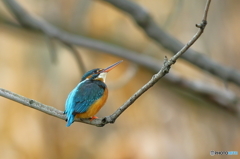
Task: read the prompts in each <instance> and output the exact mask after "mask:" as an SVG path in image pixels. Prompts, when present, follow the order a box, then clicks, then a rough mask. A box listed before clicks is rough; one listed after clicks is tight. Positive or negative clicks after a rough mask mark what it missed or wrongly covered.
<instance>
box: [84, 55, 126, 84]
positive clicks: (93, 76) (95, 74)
mask: <svg viewBox="0 0 240 159" xmlns="http://www.w3.org/2000/svg"><path fill="white" fill-rule="evenodd" d="M121 62H123V60H121V61H118V62H116V63H114V64H112V65H111V66H109V67H107V68H105V69H101V68H95V69H92V70H90V71H88V72H86V73H85V74H84V75H83V76H82V81H84V80H86V79H87V80H100V81H103V82H105V80H106V76H107V73H108V72H109V71H111V70H112V69H113V68H115V67H116V66H117V65H119V64H120V63H121Z"/></svg>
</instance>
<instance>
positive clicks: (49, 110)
mask: <svg viewBox="0 0 240 159" xmlns="http://www.w3.org/2000/svg"><path fill="white" fill-rule="evenodd" d="M210 2H211V0H208V1H207V5H206V9H205V12H204V16H203V20H202V22H201V23H200V24H197V25H196V26H197V27H198V28H199V31H198V32H197V33H196V34H195V35H194V36H193V38H192V39H191V40H190V41H189V42H188V43H187V44H186V45H185V46H184V47H183V48H182V49H181V50H180V51H178V52H177V53H176V54H175V55H174V56H173V57H172V58H171V59H170V60H168V59H167V58H165V60H164V64H163V66H162V68H161V69H160V71H159V72H158V73H157V74H155V75H154V76H153V77H152V79H151V80H150V81H149V82H148V83H147V84H145V85H144V86H143V87H142V88H140V89H139V90H138V91H137V92H136V93H135V94H134V95H133V96H132V97H130V98H129V99H128V100H127V101H126V102H125V103H124V104H123V105H122V106H121V107H120V108H118V109H117V110H116V111H115V112H114V113H113V114H112V115H110V116H107V117H104V118H99V119H95V120H92V121H90V120H88V119H76V120H75V121H80V122H83V123H87V124H91V125H95V126H104V125H105V124H108V123H114V122H115V120H116V119H117V118H118V117H119V116H120V115H121V114H122V113H123V112H124V111H125V110H126V109H127V108H128V107H129V106H130V105H131V104H132V103H134V102H135V101H136V100H137V99H138V98H139V97H140V96H141V95H142V94H143V93H145V92H146V91H147V90H148V89H149V88H151V87H152V86H153V85H154V84H155V83H156V82H158V81H159V80H160V79H161V78H162V77H163V76H165V75H166V74H167V73H168V72H169V70H170V68H171V66H172V65H173V64H174V63H175V62H176V60H177V59H178V58H179V57H180V56H181V55H182V54H184V53H185V52H186V51H187V50H188V49H189V48H190V47H191V46H192V45H193V44H194V42H195V41H196V40H197V39H198V38H199V37H200V36H201V34H202V33H203V31H204V29H205V26H206V25H207V13H208V9H209V5H210ZM0 95H1V96H3V97H6V98H8V99H10V100H13V101H16V102H18V103H21V104H23V105H26V106H29V107H31V108H34V109H37V110H39V111H42V112H44V113H47V114H49V115H52V116H55V117H58V118H60V119H66V117H65V115H63V112H62V111H60V110H57V109H55V108H53V107H50V106H47V105H44V104H41V103H39V102H37V101H35V100H32V99H28V98H26V97H23V96H20V95H18V94H15V93H13V92H10V91H7V90H5V89H0Z"/></svg>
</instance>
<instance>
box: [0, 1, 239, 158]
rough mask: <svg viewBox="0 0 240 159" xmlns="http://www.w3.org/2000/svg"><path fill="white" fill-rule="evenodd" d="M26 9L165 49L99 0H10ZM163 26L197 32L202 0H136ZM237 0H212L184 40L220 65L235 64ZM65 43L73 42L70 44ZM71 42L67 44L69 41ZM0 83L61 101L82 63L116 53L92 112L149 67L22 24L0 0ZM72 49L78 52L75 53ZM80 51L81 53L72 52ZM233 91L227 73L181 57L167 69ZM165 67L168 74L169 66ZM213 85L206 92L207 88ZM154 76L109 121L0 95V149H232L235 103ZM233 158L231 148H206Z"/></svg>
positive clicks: (46, 152)
mask: <svg viewBox="0 0 240 159" xmlns="http://www.w3.org/2000/svg"><path fill="white" fill-rule="evenodd" d="M16 2H18V3H19V5H20V6H22V7H23V8H24V9H25V10H26V11H27V12H28V13H29V14H30V15H31V16H33V17H34V18H37V19H42V20H44V21H46V22H48V23H50V24H52V25H54V26H55V27H57V28H59V29H62V30H64V31H66V32H69V33H72V34H75V35H80V36H83V37H88V38H92V39H96V40H99V41H103V42H106V43H108V44H109V45H116V46H119V47H122V48H126V49H129V50H133V51H136V52H138V53H139V54H141V55H142V54H144V55H146V56H149V57H153V58H155V59H156V60H159V63H161V62H162V61H163V58H164V56H168V57H169V58H170V57H171V56H172V54H170V52H169V51H168V50H166V49H164V48H163V47H161V46H159V45H157V44H156V43H155V42H154V41H153V40H151V39H150V38H149V37H147V35H146V34H145V33H144V32H143V30H142V29H141V28H139V27H138V26H137V25H136V24H135V22H134V21H133V20H132V19H131V18H130V17H129V15H127V14H126V13H124V12H122V11H120V10H119V9H116V8H115V7H113V6H112V5H110V4H108V3H106V2H103V1H100V0H99V1H97V0H95V1H91V0H68V1H66V0H48V1H47V0H43V1H35V0H17V1H16ZM133 2H135V3H137V4H139V5H141V6H142V7H144V8H145V9H146V10H148V12H149V13H150V14H151V15H152V16H153V18H154V20H155V21H156V22H157V23H158V25H159V26H161V27H162V28H163V29H164V30H165V31H166V32H168V33H170V34H171V35H173V36H174V37H175V38H176V39H178V40H179V41H181V42H182V43H186V42H187V41H189V40H190V39H191V38H192V36H193V35H194V34H195V33H196V31H197V28H196V27H195V24H196V23H199V22H201V19H202V15H203V11H204V6H205V2H206V1H197V0H194V1H187V0H161V1H157V0H148V1H144V0H134V1H133ZM239 8H240V1H224V0H219V1H212V3H211V6H210V11H209V19H208V20H209V21H208V25H207V27H206V29H205V32H204V34H203V35H202V36H201V37H200V39H199V40H198V41H197V42H196V44H194V46H193V47H192V48H193V49H194V50H196V51H199V52H201V53H202V54H205V55H206V56H207V57H209V58H210V59H212V60H213V61H215V62H218V63H220V64H221V65H223V66H227V67H231V68H234V69H236V70H240V65H239V60H240V57H239V56H240V54H239V52H240V48H239V42H240V30H239V28H240V21H239V15H240V10H239ZM71 48H73V49H71ZM74 49H75V53H74V52H73V50H74ZM0 50H1V51H0V74H1V78H0V87H1V88H4V89H7V90H10V91H12V92H15V93H17V94H20V95H22V96H25V97H27V98H31V99H34V100H37V101H39V102H41V103H43V104H46V105H50V106H53V107H55V108H57V109H59V110H62V111H63V110H64V104H65V100H66V98H67V95H68V93H69V92H70V91H71V90H72V89H73V88H74V87H75V86H76V85H77V84H78V83H79V81H80V78H81V76H82V75H83V73H84V71H85V70H90V69H93V68H105V67H107V66H109V65H110V64H112V63H114V62H117V61H119V60H121V59H123V60H124V62H123V63H122V64H121V65H119V66H118V67H117V68H116V69H114V70H113V71H111V72H110V73H109V75H108V78H107V85H108V87H109V98H108V101H107V103H106V104H105V106H104V107H103V108H102V109H101V111H100V112H99V113H98V114H97V116H98V117H104V116H107V115H110V114H112V113H113V112H114V111H115V110H116V109H117V108H118V107H120V106H121V105H122V104H123V103H124V102H125V101H126V100H127V99H128V98H129V97H130V96H131V95H133V93H134V92H136V91H137V90H138V89H140V88H141V87H142V86H143V85H144V84H145V83H146V82H147V81H148V80H150V79H151V77H152V75H153V74H155V73H156V72H155V71H153V70H150V69H147V68H145V67H144V65H136V64H135V63H134V62H132V61H130V60H128V59H124V58H121V57H117V56H114V55H111V54H109V53H105V52H102V51H97V50H93V49H90V48H84V47H79V46H75V45H72V46H70V47H69V46H66V45H65V44H64V43H62V42H60V41H59V40H55V39H51V38H49V37H48V36H47V35H46V34H44V33H41V32H38V31H34V30H33V29H31V28H24V27H22V26H21V25H20V24H19V22H18V21H17V20H16V19H15V17H14V16H13V14H12V13H11V11H10V10H9V9H8V8H7V7H6V6H5V4H4V3H3V2H2V1H1V2H0ZM76 52H77V53H76ZM76 54H77V55H79V56H80V59H81V60H80V62H78V61H77V60H76V56H75V55H76ZM170 75H176V76H178V77H179V78H181V79H182V80H186V81H190V82H200V83H201V84H203V86H206V87H208V86H211V87H214V88H217V90H219V92H225V91H229V92H231V94H234V96H235V97H236V99H234V106H235V107H237V106H239V103H238V101H237V99H238V97H239V95H240V91H239V86H236V85H235V84H232V83H226V82H224V81H223V80H221V79H219V78H216V77H214V76H212V75H211V74H209V73H207V72H206V71H203V70H201V69H200V68H197V67H196V66H194V65H193V64H189V63H188V62H186V61H184V60H182V59H179V60H178V61H177V63H176V64H174V65H173V67H172V69H171V71H170V73H169V75H167V76H170ZM170 77H171V76H170ZM207 93H209V94H213V95H214V94H215V93H216V91H215V92H214V91H213V92H211V91H210V92H207ZM210 98H211V97H208V96H205V95H202V94H199V93H195V92H194V91H191V87H190V88H186V89H184V87H182V86H181V85H178V84H174V83H173V82H169V80H167V79H166V78H164V79H161V80H160V81H159V82H158V83H157V84H156V85H154V87H153V88H151V89H150V90H149V91H147V92H146V93H145V94H144V95H142V96H141V97H140V98H139V99H138V100H137V101H136V102H135V103H134V104H132V105H131V106H130V107H129V109H127V110H126V111H125V112H124V113H123V114H122V115H121V116H120V117H119V118H118V119H117V120H116V122H115V123H114V124H108V125H106V126H104V127H102V128H99V127H95V126H91V125H87V124H83V123H78V122H75V123H74V124H72V125H71V126H70V127H68V128H67V127H66V126H65V125H66V122H65V121H64V120H61V119H58V118H55V117H52V116H49V115H47V114H44V113H42V112H40V111H37V110H34V109H31V108H29V107H26V106H23V105H21V104H19V103H16V102H13V101H10V100H8V99H6V98H3V97H1V98H0V158H1V159H32V158H34V159H43V158H44V159H80V158H81V159H159V158H166V159H176V158H177V159H192V158H195V159H203V158H204V159H207V158H213V157H212V156H210V151H211V150H215V151H238V152H239V153H240V136H239V134H240V126H239V113H238V109H239V107H237V109H234V110H229V109H226V108H225V107H223V106H221V104H220V103H218V102H216V101H215V102H214V100H211V99H210ZM214 158H239V156H214Z"/></svg>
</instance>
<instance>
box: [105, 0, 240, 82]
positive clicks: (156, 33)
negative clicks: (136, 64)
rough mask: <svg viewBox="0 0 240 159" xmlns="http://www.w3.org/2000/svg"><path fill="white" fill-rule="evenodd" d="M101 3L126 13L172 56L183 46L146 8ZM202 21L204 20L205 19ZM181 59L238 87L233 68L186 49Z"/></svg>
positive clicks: (117, 0) (118, 1) (239, 77)
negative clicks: (159, 24) (162, 27)
mask: <svg viewBox="0 0 240 159" xmlns="http://www.w3.org/2000/svg"><path fill="white" fill-rule="evenodd" d="M102 1H105V2H107V3H110V4H112V5H113V6H115V7H116V8H118V9H120V10H122V11H124V12H126V13H128V14H129V15H130V16H131V17H132V18H133V19H134V20H135V22H136V23H137V25H139V26H140V27H141V28H142V29H143V31H144V32H145V33H146V34H147V36H149V37H150V38H152V39H153V40H155V41H156V42H157V43H158V44H159V45H161V46H163V47H164V48H166V49H167V50H170V51H171V52H172V53H173V54H175V53H176V52H178V50H180V49H181V48H182V47H183V46H184V45H183V44H182V43H181V42H179V41H178V40H177V39H175V38H174V37H173V36H171V35H170V34H168V33H167V32H165V31H164V30H163V29H161V28H160V27H159V26H158V25H157V23H156V22H155V21H154V20H153V18H152V17H151V15H150V14H149V12H148V11H147V10H146V8H143V7H141V6H139V5H137V4H136V3H134V2H133V1H129V0H102ZM206 8H207V7H206ZM203 19H206V17H204V18H203ZM181 57H182V58H183V59H185V60H187V61H188V62H190V63H192V64H193V65H196V66H197V67H199V68H200V69H202V70H205V71H207V72H209V73H211V74H213V75H215V76H216V77H218V78H220V79H222V80H224V81H226V82H233V83H235V84H236V85H238V86H240V72H238V71H237V70H235V69H233V68H229V67H225V66H222V65H220V64H218V63H216V62H215V61H213V60H211V59H210V58H209V57H206V56H205V55H203V54H201V53H198V52H196V51H194V50H192V49H188V50H187V52H186V53H185V54H184V55H183V56H181Z"/></svg>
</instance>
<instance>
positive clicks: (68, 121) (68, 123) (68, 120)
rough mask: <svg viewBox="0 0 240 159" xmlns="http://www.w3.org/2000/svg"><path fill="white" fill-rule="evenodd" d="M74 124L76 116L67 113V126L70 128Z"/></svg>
mask: <svg viewBox="0 0 240 159" xmlns="http://www.w3.org/2000/svg"><path fill="white" fill-rule="evenodd" d="M73 122H74V115H73V114H68V113H67V124H66V126H67V127H69V126H70V125H71V124H72V123H73Z"/></svg>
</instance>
